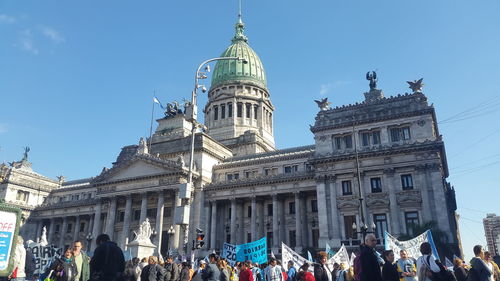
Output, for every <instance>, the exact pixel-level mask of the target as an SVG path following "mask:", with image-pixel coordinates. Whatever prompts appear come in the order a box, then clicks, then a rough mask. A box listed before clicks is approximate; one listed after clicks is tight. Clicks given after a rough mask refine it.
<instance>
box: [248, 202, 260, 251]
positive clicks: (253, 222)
mask: <svg viewBox="0 0 500 281" xmlns="http://www.w3.org/2000/svg"><path fill="white" fill-rule="evenodd" d="M251 208H252V214H251V215H252V217H251V218H250V233H251V235H252V241H255V240H257V239H259V238H260V237H258V236H257V225H256V224H257V212H256V210H257V198H255V196H252V207H251Z"/></svg>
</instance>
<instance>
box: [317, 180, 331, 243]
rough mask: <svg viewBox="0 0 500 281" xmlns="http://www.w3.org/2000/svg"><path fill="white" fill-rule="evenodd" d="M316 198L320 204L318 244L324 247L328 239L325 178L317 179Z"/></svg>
mask: <svg viewBox="0 0 500 281" xmlns="http://www.w3.org/2000/svg"><path fill="white" fill-rule="evenodd" d="M316 200H317V204H318V222H319V241H318V246H319V247H320V248H324V247H325V246H326V241H328V216H327V213H326V210H327V209H326V187H325V181H324V180H323V179H318V180H317V181H316Z"/></svg>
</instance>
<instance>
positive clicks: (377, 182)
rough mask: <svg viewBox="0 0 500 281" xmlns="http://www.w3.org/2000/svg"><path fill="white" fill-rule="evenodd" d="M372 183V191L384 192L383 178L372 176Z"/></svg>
mask: <svg viewBox="0 0 500 281" xmlns="http://www.w3.org/2000/svg"><path fill="white" fill-rule="evenodd" d="M370 185H371V187H372V193H378V192H382V180H381V179H380V178H371V179H370Z"/></svg>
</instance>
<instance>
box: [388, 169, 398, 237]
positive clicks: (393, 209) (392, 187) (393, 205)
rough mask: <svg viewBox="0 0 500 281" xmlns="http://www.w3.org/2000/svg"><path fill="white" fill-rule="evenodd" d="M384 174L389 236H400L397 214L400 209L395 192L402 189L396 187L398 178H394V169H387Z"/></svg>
mask: <svg viewBox="0 0 500 281" xmlns="http://www.w3.org/2000/svg"><path fill="white" fill-rule="evenodd" d="M384 173H385V174H386V178H387V181H386V182H387V183H389V185H388V189H387V192H389V202H390V203H389V208H390V216H389V217H390V218H391V220H390V226H391V228H392V229H391V234H392V233H394V234H393V235H394V236H399V234H401V232H400V229H399V212H400V209H399V207H398V201H397V198H396V192H398V191H401V190H402V189H399V188H398V187H399V185H398V180H397V179H398V178H397V177H395V176H394V169H387V170H385V171H384Z"/></svg>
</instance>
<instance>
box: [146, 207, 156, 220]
mask: <svg viewBox="0 0 500 281" xmlns="http://www.w3.org/2000/svg"><path fill="white" fill-rule="evenodd" d="M146 217H148V218H150V220H151V219H156V209H147V210H146Z"/></svg>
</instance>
